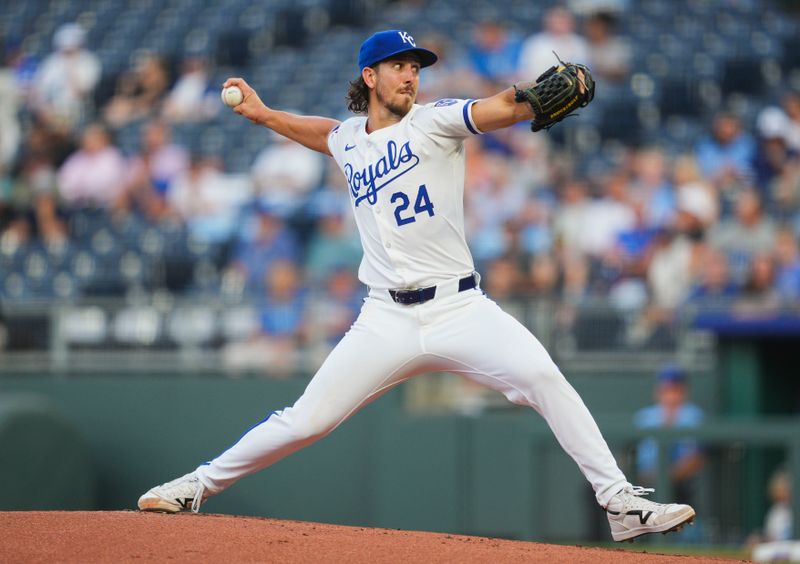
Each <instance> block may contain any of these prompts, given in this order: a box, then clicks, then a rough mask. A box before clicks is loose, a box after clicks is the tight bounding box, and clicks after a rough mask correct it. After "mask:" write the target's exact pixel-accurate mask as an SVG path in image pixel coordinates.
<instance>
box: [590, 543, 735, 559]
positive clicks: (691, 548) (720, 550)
mask: <svg viewBox="0 0 800 564" xmlns="http://www.w3.org/2000/svg"><path fill="white" fill-rule="evenodd" d="M580 546H593V547H597V548H617V549H622V550H625V551H627V552H646V553H648V554H679V555H683V556H707V557H709V558H727V559H731V560H750V551H749V550H747V549H745V548H743V547H741V546H725V545H722V546H717V545H696V544H666V543H665V544H658V543H649V542H648V543H647V544H644V543H640V544H638V545H637V544H636V543H616V542H604V543H581V545H580Z"/></svg>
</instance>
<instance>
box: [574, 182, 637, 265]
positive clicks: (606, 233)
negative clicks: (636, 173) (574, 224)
mask: <svg viewBox="0 0 800 564" xmlns="http://www.w3.org/2000/svg"><path fill="white" fill-rule="evenodd" d="M600 182H601V184H602V190H603V196H602V197H600V198H597V199H595V200H592V201H591V203H590V204H589V206H588V209H587V213H586V216H585V217H584V219H583V222H582V224H581V227H580V240H579V246H580V247H579V248H580V250H581V251H582V252H584V253H586V254H587V255H589V256H592V257H596V258H602V257H603V256H604V255H606V254H608V253H609V252H611V251H612V250H613V249H614V247H615V245H616V243H617V240H618V238H619V235H620V234H621V233H623V232H626V231H630V230H632V229H633V228H634V227H636V225H637V217H636V212H635V210H634V208H633V206H632V205H631V203H630V200H629V193H628V178H627V176H626V175H625V174H624V173H623V172H621V171H614V172H611V173H609V174H607V175H606V176H605V177H604V178H602V179H601V181H600Z"/></svg>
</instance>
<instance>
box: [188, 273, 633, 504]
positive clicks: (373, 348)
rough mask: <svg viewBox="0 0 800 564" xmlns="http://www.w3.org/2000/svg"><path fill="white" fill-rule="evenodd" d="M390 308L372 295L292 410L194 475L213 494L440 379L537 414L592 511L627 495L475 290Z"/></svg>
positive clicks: (553, 388) (582, 414)
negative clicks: (391, 398)
mask: <svg viewBox="0 0 800 564" xmlns="http://www.w3.org/2000/svg"><path fill="white" fill-rule="evenodd" d="M457 283H458V281H457V280H452V281H448V282H446V283H443V284H440V285H439V286H438V287H437V293H436V297H435V298H434V299H432V300H430V301H428V302H425V303H422V304H418V305H411V306H407V305H399V304H396V303H394V302H393V301H392V299H391V298H390V297H389V294H388V292H387V291H385V290H371V291H370V293H369V296H368V297H367V299H366V300H365V301H364V305H363V307H362V309H361V312H360V314H359V316H358V319H357V320H356V321H355V323H354V324H353V326H352V327H351V328H350V330H349V331H348V332H347V334H346V335H345V336H344V337H343V338H342V340H341V341H340V342H339V344H338V345H337V346H336V347H335V348H334V350H333V351H332V352H331V354H330V355H329V356H328V358H327V359H326V360H325V362H324V363H323V364H322V366H321V367H320V369H319V371H318V372H317V373H316V375H315V376H314V378H313V379H312V380H311V381H310V382H309V384H308V387H307V388H306V390H305V392H304V393H303V395H302V396H301V397H300V398H299V399H298V400H297V402H295V404H294V405H293V406H292V407H287V408H286V409H283V410H280V411H276V412H273V413H272V414H270V415H269V416H268V417H267V418H266V419H265V420H264V421H262V422H261V423H259V424H258V425H256V426H255V427H253V428H252V429H251V430H250V431H248V432H247V433H245V434H244V436H242V438H241V439H240V440H239V441H238V442H237V443H236V444H235V445H233V446H232V447H231V448H229V449H228V450H226V451H225V452H223V453H222V454H220V455H219V456H218V457H217V458H215V459H213V460H212V461H211V462H209V463H206V464H203V465H201V466H200V467H198V469H197V474H198V477H199V479H200V481H201V482H202V483H203V484H204V485H205V486H206V488H207V489H208V491H209V493H211V494H216V493H219V492H221V491H222V490H224V489H226V488H228V487H229V486H231V485H232V484H233V483H234V482H236V481H237V480H239V479H240V478H243V477H244V476H247V475H249V474H252V473H254V472H257V471H258V470H261V469H263V468H265V467H267V466H270V465H271V464H273V463H275V462H277V461H278V460H280V459H282V458H284V457H286V456H288V455H289V454H291V453H293V452H295V451H297V450H299V449H301V448H303V447H305V446H307V445H310V444H311V443H313V442H314V441H316V440H318V439H320V438H322V437H324V436H325V435H327V434H328V433H330V432H331V431H333V430H334V429H335V428H336V427H337V426H339V425H340V424H341V423H342V422H344V421H345V420H346V419H347V418H348V417H350V416H351V415H352V414H354V413H355V412H356V411H358V410H359V409H360V408H361V407H363V406H365V405H367V404H368V403H370V402H371V401H373V400H375V399H376V398H378V397H379V396H381V395H382V394H383V393H384V392H386V391H387V390H389V389H390V388H392V387H394V386H396V385H397V384H399V383H401V382H403V381H405V380H408V379H409V378H411V377H413V376H416V375H418V374H421V373H424V372H431V371H437V372H438V371H448V372H453V373H455V374H460V375H462V376H464V377H466V378H469V379H470V380H473V381H475V382H478V383H480V384H483V385H485V386H488V387H490V388H492V389H494V390H497V391H499V392H501V393H502V394H504V395H505V396H506V398H508V399H509V400H510V401H512V402H513V403H515V404H520V405H527V406H530V407H532V408H533V409H535V410H536V411H537V412H538V413H539V414H541V415H542V416H543V417H544V418H545V420H546V421H547V423H548V425H549V426H550V428H551V429H552V431H553V433H554V434H555V436H556V439H557V440H558V442H559V443H560V444H561V447H562V448H563V449H564V450H565V451H566V452H567V454H569V455H570V456H571V457H572V458H573V459H574V460H575V462H576V463H577V464H578V466H579V467H580V470H581V472H583V474H584V476H585V477H586V479H587V480H588V481H589V483H591V485H592V487H593V488H594V491H595V495H596V498H597V501H598V503H599V504H600V505H601V506H605V505H606V504H607V503H608V501H609V500H610V499H611V497H612V496H613V495H614V494H615V493H617V492H618V491H619V490H621V489H622V488H624V487H626V486H628V485H630V484H629V483H628V482H627V481H626V479H625V476H624V475H623V473H622V471H621V470H620V469H619V467H618V466H617V463H616V461H615V460H614V457H613V455H612V454H611V451H610V450H609V448H608V445H607V444H606V442H605V440H604V439H603V437H602V435H601V433H600V430H599V429H598V427H597V424H596V423H595V421H594V419H593V418H592V415H591V414H590V413H589V410H588V409H587V408H586V406H585V405H584V403H583V401H582V400H581V398H580V397H579V396H578V394H577V392H575V390H574V388H573V387H572V386H571V385H570V384H569V383H568V382H567V380H566V379H565V378H564V376H563V375H562V374H561V372H560V371H559V369H558V367H557V366H556V365H555V363H554V362H553V360H552V359H551V358H550V355H549V354H548V353H547V351H546V350H545V348H544V347H543V346H542V344H541V343H539V341H538V340H537V339H536V337H534V336H533V334H531V333H530V332H529V331H528V330H527V329H526V328H525V327H524V326H523V325H522V324H521V323H519V322H518V321H517V320H516V319H514V318H513V317H511V316H510V315H508V314H507V313H505V312H504V311H503V310H501V309H500V307H499V306H498V305H497V304H495V303H494V302H493V301H491V300H490V299H488V298H487V297H486V296H485V295H484V294H483V293H482V292H481V291H480V290H479V289H473V290H467V291H464V292H460V293H459V292H458V291H457Z"/></svg>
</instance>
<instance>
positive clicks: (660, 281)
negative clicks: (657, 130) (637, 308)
mask: <svg viewBox="0 0 800 564" xmlns="http://www.w3.org/2000/svg"><path fill="white" fill-rule="evenodd" d="M689 203H691V201H690V200H685V199H682V200H679V202H678V204H679V207H678V211H677V214H676V215H675V219H674V221H673V222H672V224H671V225H669V226H665V227H664V228H662V229H661V230H659V231H658V233H657V234H656V236H655V238H654V239H653V243H652V246H651V248H650V249H649V251H648V253H649V261H648V262H647V263H646V272H647V274H646V276H647V284H648V286H649V288H650V296H651V301H650V304H649V305H648V307H647V308H646V309H645V310H644V311H643V312H642V316H641V318H640V319H639V322H638V324H637V326H636V327H635V328H634V329H633V331H632V334H631V340H632V341H635V342H637V343H638V344H639V345H645V344H660V345H661V346H667V345H669V346H674V339H675V332H674V321H675V313H676V311H675V310H676V308H677V307H678V306H679V305H681V304H683V303H684V302H685V301H686V299H687V298H688V297H689V293H690V290H691V288H692V287H693V286H694V285H695V284H696V283H697V281H698V280H699V279H700V272H701V268H702V265H703V264H704V260H705V252H706V250H707V248H708V247H707V245H706V244H705V243H704V241H703V238H704V228H703V223H702V219H701V217H700V215H701V214H700V215H698V210H697V209H696V208H695V207H693V206H691V205H687V204H689Z"/></svg>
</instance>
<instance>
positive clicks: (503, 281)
mask: <svg viewBox="0 0 800 564" xmlns="http://www.w3.org/2000/svg"><path fill="white" fill-rule="evenodd" d="M523 281H524V275H523V273H522V272H521V271H520V269H519V266H518V265H517V263H516V262H515V261H514V260H513V259H512V258H510V257H508V256H502V257H498V258H496V259H494V260H493V261H491V262H490V263H489V264H488V265H487V267H486V273H485V275H484V278H483V280H482V281H481V286H482V287H483V288H484V290H485V291H486V294H487V295H488V296H489V297H490V298H491V299H493V300H495V301H501V300H506V299H510V298H515V297H518V296H519V294H520V292H521V290H522V287H523Z"/></svg>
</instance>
